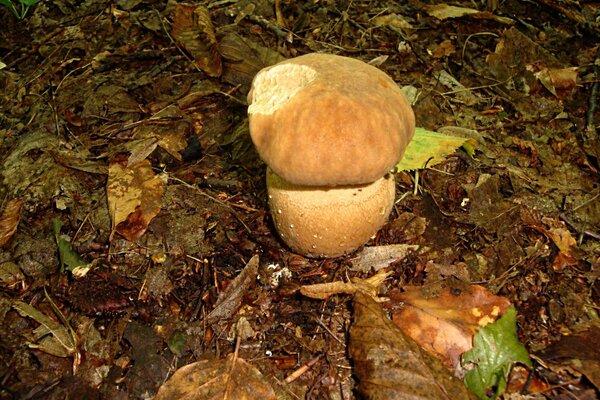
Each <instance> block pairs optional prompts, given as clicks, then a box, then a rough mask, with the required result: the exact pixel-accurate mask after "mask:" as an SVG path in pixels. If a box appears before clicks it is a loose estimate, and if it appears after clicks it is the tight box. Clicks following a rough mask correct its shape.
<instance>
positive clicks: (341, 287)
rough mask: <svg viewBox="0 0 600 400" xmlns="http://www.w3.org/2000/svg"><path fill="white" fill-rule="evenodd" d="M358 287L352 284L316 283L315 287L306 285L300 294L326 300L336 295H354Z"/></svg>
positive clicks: (337, 282)
mask: <svg viewBox="0 0 600 400" xmlns="http://www.w3.org/2000/svg"><path fill="white" fill-rule="evenodd" d="M355 292H356V286H355V285H354V284H353V283H351V282H341V281H336V282H327V283H316V284H314V285H304V286H302V287H301V288H300V293H302V294H303V295H304V296H306V297H310V298H312V299H320V300H324V299H327V298H329V296H333V295H334V294H354V293H355Z"/></svg>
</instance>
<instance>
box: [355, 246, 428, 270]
mask: <svg viewBox="0 0 600 400" xmlns="http://www.w3.org/2000/svg"><path fill="white" fill-rule="evenodd" d="M418 249H419V246H417V245H410V244H389V245H386V246H371V247H365V248H364V249H363V250H362V251H361V252H359V253H358V254H357V255H356V256H355V257H353V258H352V259H351V261H352V268H351V270H352V271H361V272H369V271H370V270H371V269H372V270H373V271H379V270H380V269H381V268H385V267H387V266H389V265H390V263H392V262H394V261H398V260H401V259H403V258H404V257H406V255H407V254H408V253H409V252H411V251H417V250H418Z"/></svg>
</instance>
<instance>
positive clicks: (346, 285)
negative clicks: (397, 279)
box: [300, 270, 392, 302]
mask: <svg viewBox="0 0 600 400" xmlns="http://www.w3.org/2000/svg"><path fill="white" fill-rule="evenodd" d="M391 274H392V272H385V271H383V270H380V271H379V272H377V273H376V274H375V275H373V276H371V277H370V278H368V279H360V278H353V279H351V281H350V282H340V281H336V282H327V283H317V284H314V285H304V286H302V287H301V288H300V293H302V294H303V295H304V296H307V297H310V298H313V299H321V300H323V299H327V298H329V297H330V296H333V295H336V294H354V293H356V292H357V291H362V292H363V293H368V294H369V295H370V296H371V297H372V298H373V299H375V301H378V302H379V301H382V299H379V297H378V296H377V294H378V293H379V291H380V289H381V284H382V283H383V282H384V281H385V280H386V279H387V277H388V276H390V275H391Z"/></svg>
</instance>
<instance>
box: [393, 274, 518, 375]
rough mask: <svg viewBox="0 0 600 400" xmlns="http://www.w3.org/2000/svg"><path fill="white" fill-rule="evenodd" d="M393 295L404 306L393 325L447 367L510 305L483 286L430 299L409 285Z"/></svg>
mask: <svg viewBox="0 0 600 400" xmlns="http://www.w3.org/2000/svg"><path fill="white" fill-rule="evenodd" d="M404 289H405V291H404V292H402V293H395V294H394V293H392V294H391V296H390V297H391V298H392V302H391V304H393V303H396V304H397V303H404V307H403V308H402V310H401V311H399V312H396V313H394V314H393V316H392V319H393V321H394V323H395V324H396V325H397V326H398V327H399V328H400V329H401V330H402V331H403V332H404V333H405V334H406V335H408V336H410V337H411V338H413V339H414V340H415V342H417V343H418V344H419V345H420V346H421V347H423V348H424V349H425V350H427V351H429V352H430V353H431V354H433V355H436V356H437V357H439V358H440V359H441V360H442V362H443V363H444V365H446V367H448V368H456V367H457V366H458V365H459V364H460V355H461V354H462V353H464V352H465V351H467V350H469V349H470V348H471V347H472V346H473V335H474V334H475V333H476V332H477V330H478V329H479V328H480V327H483V326H485V325H487V324H488V323H491V322H494V321H495V320H496V319H497V318H498V317H499V316H501V315H502V313H504V311H505V310H506V309H507V308H508V307H509V306H510V302H509V301H508V299H506V298H504V297H499V296H496V295H495V294H493V293H492V292H490V291H489V290H487V289H485V288H484V287H482V286H478V285H470V286H467V287H466V288H463V289H446V290H444V291H443V292H442V293H441V294H440V295H439V296H437V297H434V298H427V297H426V296H424V294H423V291H422V288H421V287H415V286H407V287H405V288H404Z"/></svg>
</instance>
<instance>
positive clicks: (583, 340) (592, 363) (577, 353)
mask: <svg viewBox="0 0 600 400" xmlns="http://www.w3.org/2000/svg"><path fill="white" fill-rule="evenodd" d="M598 343H600V327H598V326H596V325H592V326H590V328H589V329H587V330H585V331H582V332H578V333H575V334H574V335H569V336H563V337H562V338H561V339H560V340H559V341H558V342H555V343H553V344H551V345H550V346H549V347H547V348H545V349H544V350H543V351H542V352H540V354H539V356H541V357H542V358H543V360H544V361H546V362H560V363H565V362H566V363H567V364H569V365H570V366H571V367H572V368H573V369H575V370H577V371H579V372H581V373H582V374H584V375H585V376H586V377H587V378H588V379H589V380H590V382H592V384H593V385H594V386H595V387H596V389H600V347H599V346H598Z"/></svg>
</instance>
